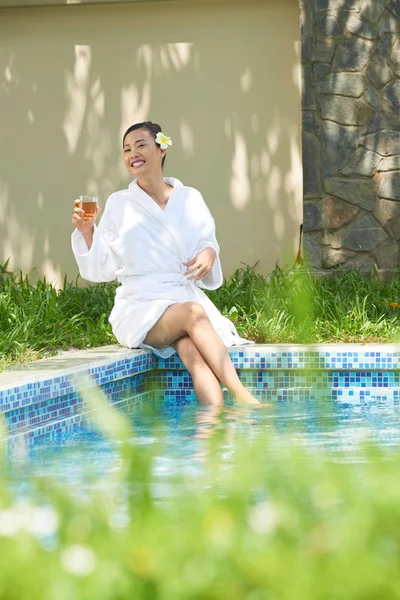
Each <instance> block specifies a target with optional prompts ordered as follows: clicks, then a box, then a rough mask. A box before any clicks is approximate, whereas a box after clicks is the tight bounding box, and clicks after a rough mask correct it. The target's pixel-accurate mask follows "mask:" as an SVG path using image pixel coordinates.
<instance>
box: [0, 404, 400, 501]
mask: <svg viewBox="0 0 400 600" xmlns="http://www.w3.org/2000/svg"><path fill="white" fill-rule="evenodd" d="M151 394H152V397H151V399H149V401H147V400H146V401H143V402H141V403H138V402H136V403H135V404H134V405H131V406H130V407H128V408H126V409H121V410H124V412H126V414H127V415H128V417H129V419H130V420H131V422H132V425H133V437H132V440H131V443H132V444H133V445H134V446H136V447H137V448H138V449H139V450H140V448H141V447H143V446H153V447H154V448H155V460H154V463H153V483H154V493H155V494H156V495H157V496H158V497H164V496H165V495H170V494H171V493H173V491H172V490H171V484H170V483H168V484H167V483H166V481H167V478H170V477H171V476H172V477H174V476H175V475H176V476H180V475H183V476H185V477H186V478H189V479H190V478H192V477H195V478H196V477H199V475H201V473H202V464H203V462H204V459H205V458H206V456H207V454H208V452H209V448H210V444H212V443H213V440H214V439H215V440H217V438H218V442H219V446H218V447H219V448H220V449H221V454H220V460H221V463H224V465H226V467H229V462H230V457H231V456H232V454H233V453H234V452H235V450H238V449H239V448H240V444H243V440H246V439H248V440H255V439H258V440H264V439H265V440H268V443H269V444H272V446H274V445H276V446H277V447H278V445H279V446H280V445H281V444H282V440H283V441H284V440H285V439H291V440H294V441H295V442H296V443H297V444H300V445H301V446H303V447H306V448H308V449H310V451H311V450H312V451H314V452H324V454H325V455H328V453H329V454H330V455H331V456H333V457H334V458H335V459H336V460H337V459H338V458H339V459H340V460H352V456H353V457H354V460H356V451H357V450H358V448H359V446H360V444H361V443H365V441H370V442H374V443H378V444H380V445H382V446H384V447H392V446H398V445H399V443H400V418H399V410H398V405H395V404H394V403H389V402H387V401H385V402H377V401H376V402H371V403H363V404H361V403H358V404H354V405H351V404H345V403H338V402H336V401H334V400H332V398H331V397H330V396H328V395H327V394H326V393H324V392H321V395H320V397H319V398H318V399H317V400H316V399H315V398H314V399H313V400H311V399H307V397H304V396H302V397H301V398H298V399H292V400H285V401H276V402H274V403H273V405H272V406H271V407H268V408H264V409H263V410H257V409H254V408H244V407H237V406H236V405H234V404H233V403H232V402H231V401H230V400H229V399H228V401H227V403H226V405H225V406H224V407H204V406H199V405H197V404H196V403H195V402H193V401H190V402H188V403H186V404H181V405H179V404H175V403H173V402H171V401H165V399H164V398H163V394H162V392H151ZM160 439H162V440H163V446H162V449H161V446H158V444H159V441H160ZM121 464H122V461H121V456H120V452H119V447H118V445H117V444H115V442H113V441H110V440H108V439H105V438H104V437H103V436H102V435H101V434H100V433H99V432H97V431H96V430H95V427H94V425H93V423H91V422H86V423H83V424H82V425H80V426H79V427H78V429H77V430H76V431H74V432H73V433H66V434H63V435H60V436H59V437H57V439H55V440H48V439H47V440H46V438H42V439H41V440H38V441H37V442H36V443H35V445H34V446H33V447H31V448H29V449H28V450H27V451H26V452H22V451H21V448H19V449H18V450H17V451H14V452H13V453H12V454H11V455H10V458H9V467H10V469H9V472H12V473H13V474H14V475H15V474H19V475H21V474H23V473H24V472H26V473H28V472H29V474H33V475H37V476H39V477H43V476H44V477H47V476H50V477H52V478H54V480H55V481H56V482H58V483H61V484H64V483H68V487H69V488H71V489H74V488H75V490H79V493H82V490H83V489H85V488H86V489H87V487H88V486H89V487H91V488H93V487H96V488H100V489H105V490H107V491H111V489H112V481H114V482H115V481H117V480H118V477H119V473H120V471H121ZM18 480H19V481H20V478H19V479H18ZM110 482H111V483H110ZM18 485H19V489H20V491H21V492H24V489H25V488H24V486H23V485H22V484H20V483H19V484H18ZM25 491H26V489H25Z"/></svg>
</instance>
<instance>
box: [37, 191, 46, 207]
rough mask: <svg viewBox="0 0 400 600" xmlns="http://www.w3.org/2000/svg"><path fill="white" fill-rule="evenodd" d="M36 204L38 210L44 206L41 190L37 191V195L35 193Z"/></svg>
mask: <svg viewBox="0 0 400 600" xmlns="http://www.w3.org/2000/svg"><path fill="white" fill-rule="evenodd" d="M36 204H37V207H38V208H39V209H40V210H43V208H44V197H43V194H42V192H39V193H38V195H37V199H36Z"/></svg>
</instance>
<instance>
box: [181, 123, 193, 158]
mask: <svg viewBox="0 0 400 600" xmlns="http://www.w3.org/2000/svg"><path fill="white" fill-rule="evenodd" d="M180 134H181V146H182V149H183V151H184V155H185V158H189V157H190V156H193V153H194V135H193V130H192V128H191V127H190V125H189V124H188V123H187V122H186V121H183V120H182V121H181V124H180Z"/></svg>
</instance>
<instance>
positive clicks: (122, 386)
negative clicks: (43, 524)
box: [0, 345, 400, 481]
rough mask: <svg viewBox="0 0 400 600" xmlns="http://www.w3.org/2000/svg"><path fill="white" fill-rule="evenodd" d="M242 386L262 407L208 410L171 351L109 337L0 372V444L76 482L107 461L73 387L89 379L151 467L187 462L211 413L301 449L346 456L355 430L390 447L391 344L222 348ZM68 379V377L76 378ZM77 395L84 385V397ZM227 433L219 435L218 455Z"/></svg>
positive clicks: (394, 439)
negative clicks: (0, 428) (153, 453)
mask: <svg viewBox="0 0 400 600" xmlns="http://www.w3.org/2000/svg"><path fill="white" fill-rule="evenodd" d="M231 356H232V360H233V362H234V364H235V366H236V368H237V369H238V372H239V374H240V377H241V379H242V381H243V382H244V383H245V385H246V386H247V387H249V388H251V389H252V390H253V392H254V393H255V394H256V395H257V396H258V397H259V398H260V399H261V400H262V401H263V402H266V403H270V404H271V406H269V407H268V408H264V409H261V410H258V409H249V408H241V407H237V406H235V405H233V403H232V402H231V401H230V399H229V397H227V406H226V407H225V408H224V409H223V410H222V412H221V414H214V413H213V412H212V411H209V410H207V409H205V408H202V407H199V406H198V405H197V403H196V400H195V396H194V393H193V388H192V384H191V378H190V376H189V374H188V373H187V372H186V371H185V369H184V367H183V365H182V363H181V362H180V360H179V357H178V356H176V355H175V356H173V357H171V358H170V359H168V360H165V361H164V360H161V359H159V358H157V357H155V356H154V355H153V354H152V353H150V352H147V351H136V350H126V349H122V348H120V347H118V346H113V347H106V348H100V349H96V350H91V351H84V352H83V351H76V352H70V353H65V354H62V355H60V356H58V357H55V358H52V359H48V360H45V361H38V362H37V363H32V364H31V365H25V366H24V367H23V368H18V369H14V370H11V371H8V372H6V373H3V374H2V375H1V376H0V408H1V412H2V414H3V418H4V421H5V424H6V428H7V431H8V433H7V452H8V455H9V457H10V460H12V461H13V462H14V464H16V465H17V464H22V463H23V464H25V465H27V464H29V469H30V470H31V471H32V472H34V473H37V474H46V473H47V474H50V473H52V474H54V473H57V474H58V476H59V477H61V478H67V479H69V481H73V480H75V481H80V480H81V479H82V478H84V476H85V473H86V472H87V471H88V470H91V471H92V472H94V474H96V472H97V473H98V474H100V473H104V470H107V469H114V468H115V465H116V462H117V461H118V452H117V451H116V449H115V448H114V446H113V443H111V442H110V440H108V439H107V438H106V437H105V436H104V435H102V434H101V433H100V432H99V431H98V430H96V426H95V424H94V423H93V421H92V419H91V412H90V407H89V408H88V406H87V405H85V404H84V403H83V402H82V393H81V392H80V391H79V390H85V389H86V390H87V389H93V388H94V387H97V386H98V387H99V388H100V389H101V390H103V392H104V394H105V396H106V397H107V398H108V400H109V401H110V402H111V403H112V405H113V406H114V407H116V408H118V410H119V411H121V412H123V413H124V414H125V415H126V416H127V417H128V419H129V421H130V422H131V423H132V424H133V427H134V428H133V433H132V439H133V441H134V443H135V444H155V443H156V442H157V438H158V437H159V433H160V432H161V431H162V434H163V437H164V439H165V443H166V445H165V449H164V455H163V456H158V457H157V461H156V469H155V475H156V478H161V479H162V477H163V476H164V475H165V474H171V473H173V472H182V471H184V472H188V473H190V472H192V471H196V468H195V462H196V461H195V460H194V459H196V456H197V455H198V453H199V452H200V450H199V448H200V446H199V440H202V439H203V438H206V437H211V436H212V435H214V433H215V431H217V430H218V428H219V426H220V424H221V422H224V424H225V426H227V427H228V430H229V431H230V432H231V433H232V436H233V438H234V432H235V431H240V433H241V434H242V435H243V434H244V435H245V436H247V437H248V438H252V439H253V438H255V437H261V436H265V435H268V437H269V439H270V440H272V441H274V440H276V443H279V440H280V439H281V438H282V436H285V435H289V436H290V437H291V438H292V439H295V440H296V441H297V442H298V443H300V444H302V445H304V446H306V447H307V448H310V449H313V450H316V451H319V452H320V451H324V452H330V453H333V454H335V455H340V456H342V458H343V457H346V459H347V458H349V457H350V456H351V454H352V452H353V451H354V450H356V449H357V447H358V445H359V444H360V442H364V441H365V440H366V439H368V440H371V441H375V442H378V443H379V444H380V445H383V446H385V447H393V446H398V445H399V444H400V419H399V391H400V373H399V367H400V351H398V350H397V348H396V347H395V346H362V347H360V346H349V345H346V346H337V345H329V346H326V345H325V346H310V347H304V346H286V345H282V346H253V347H248V346H246V347H241V348H235V349H232V352H231ZM78 382H79V385H78ZM83 395H84V394H83ZM232 444H234V442H233V441H229V436H228V439H227V442H226V452H227V454H229V451H230V449H231V448H232Z"/></svg>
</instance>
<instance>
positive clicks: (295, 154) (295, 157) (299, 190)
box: [284, 126, 303, 222]
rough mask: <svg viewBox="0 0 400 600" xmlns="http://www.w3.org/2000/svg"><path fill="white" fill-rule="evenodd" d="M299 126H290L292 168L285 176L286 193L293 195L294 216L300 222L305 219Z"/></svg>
mask: <svg viewBox="0 0 400 600" xmlns="http://www.w3.org/2000/svg"><path fill="white" fill-rule="evenodd" d="M297 133H298V131H297V128H296V127H295V126H292V127H291V128H290V132H289V136H290V140H289V143H290V168H289V170H288V172H287V174H286V176H285V182H284V188H285V191H286V193H289V194H292V195H293V200H294V201H293V203H292V207H293V211H294V216H296V219H297V220H299V221H300V222H301V221H302V219H303V168H302V158H301V150H300V147H299V143H298V142H297V140H296V138H297Z"/></svg>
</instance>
